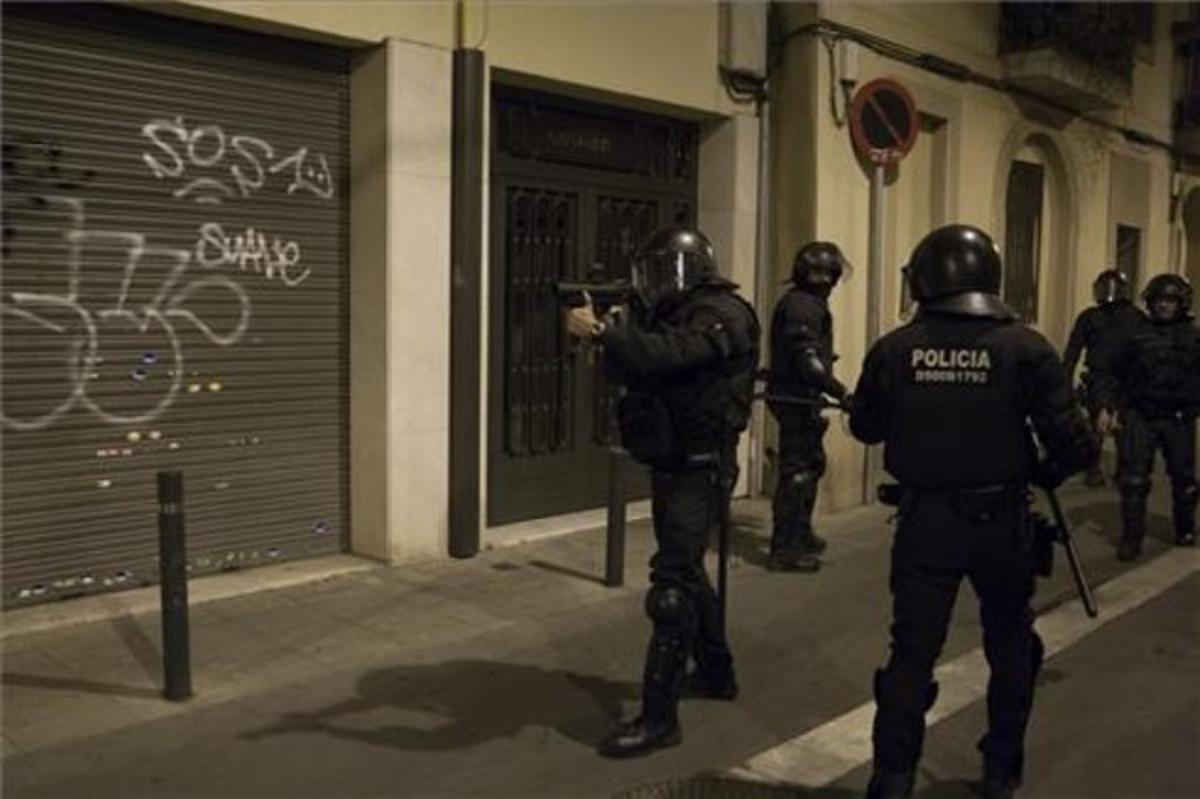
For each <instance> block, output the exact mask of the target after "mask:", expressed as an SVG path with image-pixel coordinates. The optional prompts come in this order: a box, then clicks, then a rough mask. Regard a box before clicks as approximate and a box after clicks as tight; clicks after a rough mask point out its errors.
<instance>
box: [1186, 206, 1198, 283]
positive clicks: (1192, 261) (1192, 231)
mask: <svg viewBox="0 0 1200 799" xmlns="http://www.w3.org/2000/svg"><path fill="white" fill-rule="evenodd" d="M1183 235H1184V261H1183V263H1184V274H1186V275H1187V279H1188V280H1190V281H1192V286H1200V188H1195V189H1192V191H1191V192H1190V193H1189V194H1188V196H1187V200H1186V201H1184V204H1183Z"/></svg>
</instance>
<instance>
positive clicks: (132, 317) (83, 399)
mask: <svg viewBox="0 0 1200 799" xmlns="http://www.w3.org/2000/svg"><path fill="white" fill-rule="evenodd" d="M43 199H44V201H45V203H46V206H47V207H48V208H56V209H59V210H62V211H64V212H65V214H66V217H67V220H68V222H67V225H66V229H65V230H64V232H63V234H62V235H63V240H64V242H65V244H66V248H67V262H66V279H65V283H66V285H65V286H63V288H62V290H61V291H60V292H23V291H14V292H12V293H11V294H9V295H7V296H0V315H3V316H8V317H10V318H11V319H17V320H22V321H24V322H26V323H29V324H32V325H34V326H36V327H38V328H40V329H41V330H42V331H48V332H50V333H53V334H55V335H56V336H58V337H60V340H61V341H62V342H63V344H64V345H65V347H66V349H67V353H68V354H67V359H66V363H65V370H66V378H67V379H66V381H65V385H66V395H65V396H63V397H61V398H58V399H53V398H52V400H51V401H52V402H55V404H54V406H53V407H51V408H49V409H48V410H45V411H44V412H42V413H36V414H32V415H27V416H26V417H25V418H16V417H14V416H12V415H10V414H9V413H8V412H7V410H6V409H4V408H0V422H3V423H4V424H5V425H7V426H8V427H10V428H12V429H14V430H41V429H45V428H48V427H50V426H51V425H52V424H54V422H55V420H57V419H58V418H59V417H60V416H62V415H63V414H65V413H67V412H68V411H70V410H72V409H73V408H75V407H77V406H80V407H83V408H85V409H87V410H88V411H90V412H91V413H92V414H94V415H95V416H96V417H98V418H99V419H100V420H101V421H103V422H106V423H108V424H114V425H131V424H141V423H144V422H149V421H152V420H154V419H156V418H158V417H159V416H160V415H162V413H163V412H164V411H165V410H166V409H167V408H169V407H170V406H171V404H172V403H173V402H174V400H175V397H176V396H177V395H178V394H179V391H180V387H181V386H182V383H183V375H184V367H185V364H184V354H183V349H182V346H181V344H180V340H179V334H178V332H177V326H179V325H190V326H192V327H194V328H195V329H196V330H197V331H199V332H200V333H201V334H202V335H203V336H204V338H206V339H208V341H210V342H212V343H213V344H215V345H217V346H220V347H228V346H231V345H233V344H236V343H237V342H238V341H239V340H240V339H241V338H242V335H243V334H244V333H245V331H246V329H247V327H248V326H249V324H250V300H249V298H248V297H247V295H246V292H245V291H244V290H243V289H242V287H241V286H240V285H238V284H237V283H236V282H234V281H233V280H231V279H230V278H228V277H226V276H224V275H206V276H204V277H201V278H197V279H192V280H187V281H184V275H185V273H186V272H187V270H188V267H189V266H190V264H191V262H192V253H191V252H189V251H187V250H183V249H175V248H165V247H152V246H149V245H148V243H147V241H146V236H145V235H144V234H141V233H133V232H125V231H112V230H89V229H88V228H87V227H86V224H85V218H84V203H83V201H82V200H80V199H78V198H76V197H62V196H47V197H45V198H43ZM90 247H97V248H102V249H103V250H104V251H105V252H110V251H116V252H117V253H118V254H120V255H121V257H122V260H121V261H120V264H121V272H122V277H121V281H120V287H119V289H118V290H117V292H116V294H115V296H114V298H113V301H112V302H111V304H107V303H102V304H100V306H99V307H85V304H84V303H83V302H81V292H80V282H81V278H83V277H84V272H85V271H86V267H87V266H88V264H85V263H84V261H85V259H84V251H85V249H86V248H90ZM150 264H153V265H154V266H156V267H160V268H161V266H162V265H163V264H165V265H166V268H165V269H164V270H163V274H162V275H159V274H157V273H155V272H153V271H152V270H151V271H149V272H148V274H146V275H140V270H143V268H144V267H145V268H147V269H150V267H147V265H150ZM139 278H140V279H139ZM147 278H148V279H147ZM135 285H136V286H137V287H138V288H137V291H136V292H134V291H133V287H134V286H135ZM135 293H136V296H135ZM202 293H207V295H208V296H206V297H204V298H203V300H199V299H198V298H197V295H200V294H202ZM214 293H215V294H216V295H218V296H219V295H221V294H224V295H225V297H226V301H225V302H226V303H227V304H228V310H233V311H235V313H236V321H235V322H233V323H232V324H231V325H229V324H227V325H226V326H225V327H223V328H222V327H221V325H219V324H218V325H215V326H214V324H211V323H210V321H209V317H208V316H207V314H210V313H212V312H214V311H216V312H218V313H219V312H220V311H221V306H222V303H220V302H214V301H213V298H212V297H213V294H214ZM192 305H195V306H196V307H197V308H198V309H202V310H193V309H192V307H190V306H192ZM113 328H116V330H117V332H115V333H110V332H109V331H111V330H112V329H113ZM131 332H132V333H133V334H138V335H141V336H144V337H145V338H144V339H143V340H142V341H143V343H144V344H145V348H146V349H148V350H153V351H155V352H162V353H164V355H163V357H162V358H161V359H160V358H158V357H157V356H155V359H154V360H155V362H158V361H159V360H161V361H162V362H163V365H164V366H165V367H169V368H168V369H167V372H166V374H167V376H168V377H169V379H168V380H167V381H165V382H164V383H163V386H162V388H161V393H160V394H156V395H153V396H152V397H151V400H150V402H149V404H150V407H149V408H146V409H142V410H137V411H134V412H124V411H123V412H116V411H112V410H109V409H107V408H105V407H104V405H103V400H102V399H97V398H95V397H93V396H92V395H91V393H89V382H90V381H91V380H92V379H93V378H95V377H96V373H95V370H96V368H97V367H98V365H99V364H100V363H101V362H102V361H103V360H104V358H103V356H102V355H101V353H102V351H103V347H104V341H105V339H106V336H107V335H114V336H116V337H120V336H125V337H126V338H127V337H128V336H129V335H131ZM151 345H154V346H151Z"/></svg>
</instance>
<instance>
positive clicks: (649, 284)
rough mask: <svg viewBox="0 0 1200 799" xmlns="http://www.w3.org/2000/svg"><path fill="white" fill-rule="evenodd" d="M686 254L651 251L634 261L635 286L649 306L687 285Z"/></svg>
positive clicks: (677, 292)
mask: <svg viewBox="0 0 1200 799" xmlns="http://www.w3.org/2000/svg"><path fill="white" fill-rule="evenodd" d="M686 260H687V259H686V256H685V255H684V253H681V252H663V253H650V254H648V255H643V256H641V257H640V258H638V259H637V260H635V261H634V262H633V268H632V270H631V273H632V274H631V277H632V279H633V288H634V290H635V291H636V292H637V293H638V294H639V295H640V296H641V298H642V301H643V302H645V303H646V304H647V305H648V306H654V305H655V304H657V303H658V302H660V301H661V300H662V299H664V298H666V297H670V296H672V295H674V294H679V293H681V292H682V291H683V290H684V288H685V287H686V285H687V264H686Z"/></svg>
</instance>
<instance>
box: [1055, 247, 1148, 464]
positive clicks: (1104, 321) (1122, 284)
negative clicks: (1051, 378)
mask: <svg viewBox="0 0 1200 799" xmlns="http://www.w3.org/2000/svg"><path fill="white" fill-rule="evenodd" d="M1092 296H1093V297H1094V298H1095V300H1096V304H1095V305H1093V306H1092V307H1091V308H1085V309H1084V310H1083V311H1082V312H1081V313H1080V314H1079V316H1078V317H1076V319H1075V325H1074V327H1072V328H1071V335H1070V338H1068V339H1067V347H1066V349H1065V350H1063V364H1064V365H1065V366H1066V369H1067V379H1068V380H1071V381H1072V382H1073V381H1074V380H1075V367H1076V365H1077V364H1078V363H1079V356H1080V355H1081V354H1083V352H1084V351H1085V350H1086V351H1087V355H1086V356H1085V358H1084V372H1083V374H1082V375H1081V376H1080V387H1081V389H1082V391H1081V393H1082V395H1083V397H1082V399H1083V404H1084V406H1085V407H1086V408H1087V411H1088V418H1089V419H1090V420H1091V423H1092V427H1093V429H1098V428H1096V422H1097V420H1098V419H1099V416H1100V403H1099V398H1098V396H1097V393H1096V388H1095V385H1094V380H1095V373H1096V370H1097V368H1099V367H1098V365H1099V364H1100V363H1101V361H1102V359H1103V358H1104V357H1105V356H1106V354H1110V353H1111V351H1112V348H1113V346H1114V344H1115V343H1116V341H1118V340H1119V339H1120V337H1121V335H1122V332H1123V331H1125V330H1128V329H1130V328H1131V327H1134V326H1136V325H1139V324H1141V322H1143V321H1144V320H1145V316H1144V315H1143V314H1142V312H1141V311H1139V310H1138V309H1137V308H1136V307H1135V306H1134V304H1133V299H1132V297H1133V290H1132V288H1131V287H1130V285H1129V279H1128V278H1127V277H1125V275H1124V273H1122V272H1119V271H1118V270H1116V269H1105V270H1104V271H1103V272H1101V273H1100V274H1099V275H1097V276H1096V279H1095V281H1093V283H1092ZM1085 482H1086V483H1087V485H1090V486H1102V485H1104V473H1103V472H1102V471H1101V469H1100V460H1099V458H1097V459H1096V462H1095V463H1093V464H1092V465H1091V467H1089V469H1088V473H1087V476H1086V478H1085Z"/></svg>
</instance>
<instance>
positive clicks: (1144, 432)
mask: <svg viewBox="0 0 1200 799" xmlns="http://www.w3.org/2000/svg"><path fill="white" fill-rule="evenodd" d="M1169 277H1175V276H1169ZM1155 280H1157V278H1155ZM1153 287H1154V281H1151V283H1150V284H1149V285H1148V286H1147V292H1146V293H1147V300H1148V301H1149V300H1150V298H1151V289H1152V288H1153ZM1188 293H1189V295H1190V289H1189V290H1188ZM1096 384H1097V389H1098V393H1099V395H1100V401H1101V403H1102V404H1103V405H1104V406H1106V407H1108V408H1111V409H1115V410H1116V411H1117V414H1118V419H1119V422H1120V427H1119V428H1118V429H1117V486H1118V488H1119V490H1120V493H1121V522H1122V530H1121V543H1120V545H1119V548H1118V556H1119V557H1121V558H1122V559H1123V560H1130V559H1132V558H1135V557H1137V555H1138V554H1139V552H1140V551H1141V546H1142V540H1143V539H1144V538H1145V535H1146V499H1147V497H1148V496H1149V494H1150V487H1151V480H1150V475H1151V472H1152V470H1153V466H1154V455H1155V452H1156V451H1157V450H1159V449H1161V450H1162V453H1163V459H1164V460H1165V461H1166V466H1167V474H1168V475H1169V476H1170V478H1171V494H1172V517H1173V521H1174V527H1175V537H1176V543H1178V544H1181V545H1185V546H1186V545H1190V544H1192V543H1194V542H1195V535H1196V532H1195V531H1196V527H1195V525H1196V497H1197V489H1196V416H1197V413H1200V331H1198V330H1197V328H1196V325H1195V322H1194V321H1193V319H1192V317H1191V316H1190V315H1189V314H1188V313H1187V308H1186V306H1184V307H1183V308H1182V309H1181V313H1180V314H1179V315H1178V317H1177V318H1175V319H1172V320H1158V319H1146V320H1143V321H1142V322H1141V324H1139V325H1137V326H1136V327H1134V328H1132V329H1131V330H1129V331H1127V332H1126V334H1125V335H1124V336H1123V337H1122V339H1121V340H1120V341H1119V342H1118V344H1117V345H1116V348H1115V350H1114V353H1113V355H1112V357H1111V359H1109V361H1108V362H1107V368H1102V369H1100V370H1099V371H1098V372H1097V381H1096Z"/></svg>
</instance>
